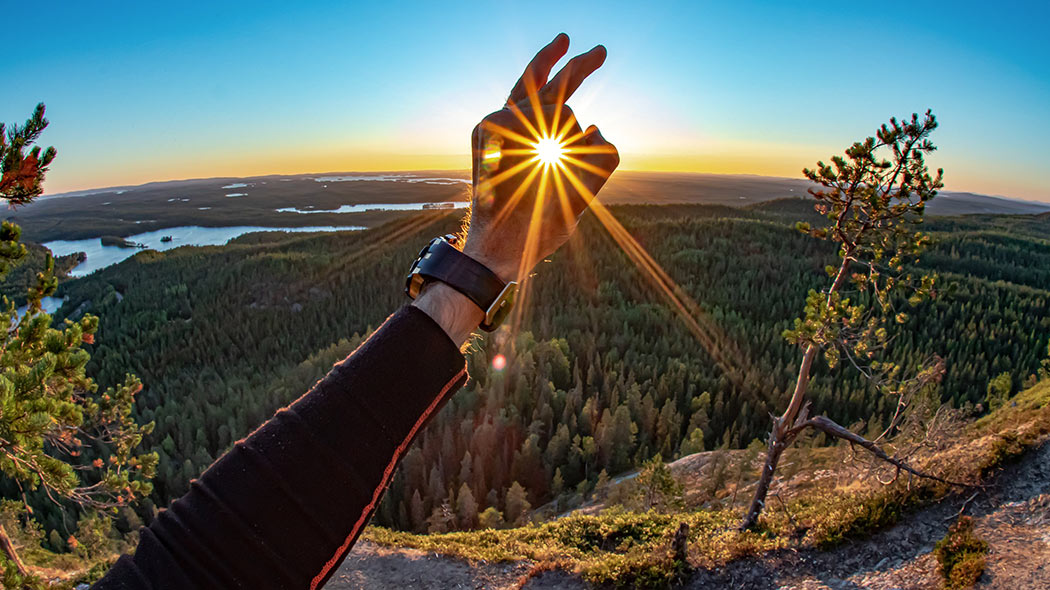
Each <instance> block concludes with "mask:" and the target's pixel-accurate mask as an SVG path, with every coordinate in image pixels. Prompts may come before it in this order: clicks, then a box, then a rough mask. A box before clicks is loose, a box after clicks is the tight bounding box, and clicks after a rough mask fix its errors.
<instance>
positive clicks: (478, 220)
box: [463, 33, 620, 281]
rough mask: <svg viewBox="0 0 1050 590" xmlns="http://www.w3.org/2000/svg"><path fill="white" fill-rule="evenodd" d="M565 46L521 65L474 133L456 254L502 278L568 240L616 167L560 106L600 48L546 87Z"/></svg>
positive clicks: (615, 159) (606, 147) (522, 271)
mask: <svg viewBox="0 0 1050 590" xmlns="http://www.w3.org/2000/svg"><path fill="white" fill-rule="evenodd" d="M568 48H569V37H568V36H567V35H565V34H564V33H562V34H560V35H558V36H557V37H555V38H554V41H552V42H551V43H550V44H549V45H547V46H546V47H544V48H543V49H541V50H540V51H539V53H537V54H536V57H534V58H533V60H532V62H531V63H529V65H528V67H526V68H525V73H524V74H522V76H521V78H520V79H519V80H518V82H517V84H515V86H514V88H513V90H511V93H510V97H509V98H508V99H507V104H506V106H505V107H504V108H503V109H502V110H500V111H497V112H495V113H492V114H491V115H489V116H487V117H485V118H484V119H483V120H482V121H481V123H479V124H478V126H477V127H475V128H474V133H473V137H472V144H473V150H472V152H473V186H474V191H473V200H472V203H471V219H470V228H469V230H468V232H467V240H466V244H465V246H464V248H463V251H464V252H465V253H466V254H468V255H469V256H471V257H473V258H474V259H476V260H478V261H479V262H481V263H482V264H485V265H486V266H487V267H489V269H491V270H492V271H493V272H495V273H496V274H497V275H499V276H500V278H502V279H503V280H504V281H513V280H519V279H520V278H522V277H524V276H526V275H527V274H528V272H529V270H531V269H532V267H533V266H535V264H536V263H537V262H538V261H539V260H541V259H542V258H544V257H546V256H548V255H550V254H552V253H553V252H554V251H555V250H557V249H558V248H559V247H560V246H561V245H562V244H564V243H565V241H566V240H568V239H569V236H570V235H571V234H572V232H573V231H574V230H575V229H576V225H577V223H578V222H579V218H580V216H581V215H582V214H583V212H584V211H586V209H587V207H588V205H589V204H590V202H591V199H593V198H594V196H595V195H596V194H597V193H598V191H599V190H600V189H601V187H602V186H603V185H604V184H605V181H606V180H607V179H608V178H609V175H610V174H612V172H613V170H615V169H616V166H617V165H618V164H619V163H620V157H619V154H618V153H617V151H616V147H615V146H613V145H612V144H611V143H609V142H607V141H605V139H604V138H603V137H602V135H601V133H600V132H599V131H598V128H597V127H595V126H593V125H592V126H590V127H588V128H587V130H586V131H582V130H581V129H580V126H579V124H578V123H577V122H576V117H575V115H574V114H573V112H572V111H571V110H570V109H569V108H568V107H567V106H565V101H566V100H568V99H569V97H571V96H572V94H573V93H574V92H575V91H576V89H577V88H579V87H580V84H582V83H583V81H584V80H585V79H586V78H587V76H589V75H591V74H592V73H593V72H594V71H595V70H597V69H598V68H599V67H600V66H601V65H602V63H603V62H604V61H605V48H604V47H602V46H601V45H598V46H597V47H595V48H593V49H591V50H590V51H588V52H587V53H584V54H581V55H578V56H576V57H575V58H573V59H572V60H570V61H569V63H567V64H566V65H565V67H564V68H562V70H561V71H560V72H558V74H557V75H556V76H555V77H554V78H553V79H551V80H550V81H549V82H548V81H547V78H548V76H549V74H550V71H551V68H552V67H553V66H554V64H555V63H557V61H558V60H559V59H561V57H562V56H563V55H565V53H566V51H567V50H568ZM542 138H550V139H552V140H553V142H554V143H553V148H554V153H553V154H550V157H549V158H544V159H543V160H540V158H539V156H542V155H544V150H543V147H544V145H543V144H540V149H539V150H537V143H539V140H540V139H542ZM559 150H560V151H561V152H562V153H561V155H560V157H559V156H558V153H557V152H558V151H559ZM538 151H539V152H540V153H539V154H538V153H537V152H538Z"/></svg>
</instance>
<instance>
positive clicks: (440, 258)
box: [405, 234, 518, 332]
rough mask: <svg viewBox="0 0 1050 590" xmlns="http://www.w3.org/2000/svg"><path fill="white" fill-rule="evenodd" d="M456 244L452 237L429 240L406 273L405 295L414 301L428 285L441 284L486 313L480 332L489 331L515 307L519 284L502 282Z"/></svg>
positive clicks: (456, 240)
mask: <svg viewBox="0 0 1050 590" xmlns="http://www.w3.org/2000/svg"><path fill="white" fill-rule="evenodd" d="M458 241H459V238H458V237H457V236H454V235H452V234H448V235H445V236H441V237H437V238H434V239H433V240H430V243H429V244H427V246H426V247H425V248H423V249H422V250H420V252H419V256H418V257H417V258H416V261H415V262H413V263H412V268H411V269H410V270H409V271H408V277H407V278H406V279H405V294H406V295H408V296H409V298H411V299H415V298H416V297H418V296H419V294H420V293H421V292H422V291H423V287H424V286H425V285H426V284H427V283H429V282H431V281H441V282H442V283H445V284H446V285H448V286H449V287H452V288H453V289H455V290H457V291H459V292H460V293H462V294H464V295H466V296H467V298H469V299H470V300H471V301H473V302H474V303H475V304H476V305H477V306H478V307H480V308H481V310H482V311H484V312H485V319H484V320H482V322H481V329H482V330H485V331H486V332H491V331H493V330H495V329H496V328H498V327H499V325H500V324H502V323H503V320H504V319H506V317H507V314H508V313H510V310H511V308H512V307H514V296H515V295H516V294H517V293H518V283H516V282H514V281H511V282H509V283H504V282H503V281H502V280H500V278H499V277H498V276H496V273H494V272H492V271H491V270H489V269H488V268H487V267H486V266H485V265H484V264H481V263H480V262H478V261H477V260H474V259H473V258H471V257H470V256H467V255H466V254H464V253H463V252H460V251H459V248H457V247H456V246H457V242H458Z"/></svg>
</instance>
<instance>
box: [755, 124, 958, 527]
mask: <svg viewBox="0 0 1050 590" xmlns="http://www.w3.org/2000/svg"><path fill="white" fill-rule="evenodd" d="M936 128H937V120H936V119H935V118H934V116H933V113H931V112H930V111H927V112H926V115H925V116H924V117H923V118H922V119H920V118H919V116H918V115H917V114H916V115H912V117H911V120H904V121H897V120H896V119H895V118H891V119H890V122H889V124H887V125H883V126H882V127H881V128H880V129H879V130H878V131H877V132H876V134H875V137H869V138H867V139H866V140H864V141H862V142H857V143H854V144H853V145H852V146H851V147H850V148H849V149H847V150H846V152H845V154H846V157H845V158H843V157H841V156H834V157H833V158H832V159H831V162H832V163H831V164H830V165H829V164H825V163H824V162H818V163H817V168H816V169H814V170H810V169H808V168H807V169H805V170H803V171H802V172H803V174H804V175H805V176H806V178H808V179H809V180H811V181H812V182H814V183H816V184H818V185H820V186H821V187H822V188H821V189H811V190H810V193H811V194H812V196H813V197H814V199H816V201H817V203H816V205H815V209H816V211H817V212H818V213H819V214H821V215H823V216H824V217H826V218H827V220H828V223H827V225H823V226H820V227H811V226H810V224H809V223H804V222H800V223H799V224H798V226H797V227H798V229H799V230H800V231H801V232H802V233H805V234H807V235H809V236H811V237H813V238H816V239H820V240H828V241H831V242H833V243H834V244H836V245H837V246H838V260H839V264H838V266H833V265H829V266H828V267H827V268H826V270H827V273H828V276H829V277H830V281H831V282H830V284H829V286H828V287H827V289H826V290H824V291H823V292H817V291H815V290H811V291H810V292H809V296H808V298H807V299H806V308H805V312H804V313H803V316H802V317H801V318H798V319H797V320H795V327H794V328H793V329H791V330H787V331H785V332H784V336H785V338H786V339H787V340H788V341H789V342H791V343H792V344H796V345H798V346H799V347H800V348H801V349H802V350H803V356H802V362H801V364H800V366H799V371H798V377H797V379H796V381H795V387H794V391H793V393H792V396H791V400H790V401H789V403H788V407H787V409H786V410H784V413H783V414H782V415H781V416H779V417H776V418H774V420H773V429H772V432H771V433H770V435H769V440H768V450H767V452H766V463H765V466H764V467H763V469H762V473H761V474H760V476H759V481H758V485H757V487H756V490H755V495H754V498H753V499H752V501H751V505H750V507H749V508H748V511H747V513H746V514H745V516H744V520H743V522H742V523H741V528H745V529H746V528H751V527H753V526H754V525H755V524H756V523H757V522H758V516H759V514H760V513H761V512H762V509H763V507H764V506H765V500H766V494H767V493H768V491H769V485H770V483H771V482H772V481H773V475H774V473H775V472H776V468H777V464H778V463H779V462H780V457H781V455H782V454H783V452H784V450H785V449H786V448H787V447H788V446H790V445H791V443H792V442H793V441H794V440H795V438H797V437H798V435H799V434H800V433H801V432H802V431H803V430H805V429H807V428H814V429H817V430H820V431H822V432H824V433H826V434H828V435H830V436H835V437H839V438H847V439H849V440H851V441H852V442H855V443H857V444H860V445H861V446H862V447H864V448H865V449H867V450H869V451H871V452H872V453H874V454H875V455H877V456H879V458H881V459H883V460H886V461H889V462H891V463H893V462H894V461H896V460H895V459H892V458H890V457H889V456H888V455H886V454H885V453H884V452H883V451H882V450H881V449H880V448H878V447H877V446H875V445H874V443H872V442H871V441H868V440H867V439H863V438H862V437H859V436H857V435H856V434H854V433H852V432H850V431H849V430H846V429H845V428H843V427H841V426H839V425H838V424H836V423H834V422H832V421H831V420H830V419H828V418H826V417H824V416H816V417H812V418H811V417H810V416H809V402H808V401H807V396H806V394H807V391H808V388H809V381H810V376H811V372H812V369H813V363H814V361H815V360H816V359H817V357H818V355H821V354H823V356H824V358H825V360H826V361H827V363H828V365H829V366H830V367H831V368H834V367H835V366H836V365H838V363H839V362H840V361H842V360H843V358H845V359H846V360H847V361H848V362H849V363H850V364H851V365H852V366H853V367H855V368H856V369H857V370H858V371H860V372H861V373H862V374H863V375H864V376H865V377H866V378H868V379H869V380H871V381H873V382H874V383H875V384H876V385H877V386H879V387H880V389H881V390H882V391H883V393H885V394H887V395H890V396H894V397H897V398H898V400H899V402H898V408H900V407H907V405H908V404H907V398H908V397H909V396H910V395H912V394H914V393H916V392H917V391H919V390H922V389H924V388H925V387H926V386H927V384H929V383H930V382H932V381H937V380H939V379H940V378H941V376H942V375H943V372H944V369H943V362H942V361H940V359H939V358H937V359H935V360H934V361H933V362H932V363H930V364H928V365H927V366H925V367H923V368H922V370H920V371H919V372H918V375H917V376H916V377H915V378H913V379H902V378H901V367H900V366H898V365H896V364H894V363H892V362H890V361H887V360H882V361H880V360H878V359H876V356H877V354H878V353H879V352H881V351H882V350H884V349H885V347H886V345H887V343H888V340H889V332H888V330H887V329H886V322H887V318H891V317H892V318H893V319H894V320H895V321H896V322H897V323H901V324H903V323H904V322H906V321H907V320H908V315H907V314H906V313H905V312H903V311H900V310H899V309H896V308H895V306H896V305H897V300H898V299H899V298H900V297H901V296H902V294H904V293H906V292H907V294H908V295H909V297H907V300H908V302H909V303H911V304H912V305H917V304H918V303H919V302H921V301H922V300H923V299H924V298H927V297H930V296H932V295H933V292H934V277H932V276H930V275H921V274H920V275H913V274H912V273H911V271H910V270H909V269H908V267H907V266H906V265H908V264H909V263H911V262H914V261H915V259H916V258H917V257H918V255H919V253H920V252H921V251H922V250H923V249H924V248H925V247H926V246H927V245H928V244H929V241H930V238H929V236H927V235H925V234H923V233H922V232H919V231H916V230H915V229H914V226H915V225H917V224H920V223H922V220H923V213H924V211H925V209H926V203H927V202H928V201H929V200H930V199H932V198H934V196H936V194H937V190H938V189H940V188H941V187H942V186H943V182H942V181H941V179H942V174H943V171H941V170H938V171H937V175H936V176H931V175H930V173H929V171H928V170H927V167H926V161H925V155H926V154H928V153H930V152H933V151H934V150H935V149H936V148H935V147H934V145H933V143H932V142H930V139H929V136H930V134H931V133H932V132H933V130H934V129H936ZM885 152H889V158H890V159H886V158H885V157H884V156H883V154H884V153H885ZM851 284H852V286H853V288H855V289H856V290H857V291H859V294H858V295H857V296H856V297H855V298H850V297H847V296H845V294H844V293H845V290H846V288H847V287H848V286H850V285H851ZM862 295H870V299H871V303H868V302H867V301H866V300H865V298H864V297H862ZM899 417H900V414H898V416H895V418H894V420H896V419H897V418H899ZM894 427H895V424H892V423H891V425H890V429H893V428H894ZM737 436H739V432H738V433H737ZM894 464H895V465H897V466H898V467H900V468H901V469H904V470H905V471H909V472H912V473H916V474H919V473H918V472H915V471H914V470H913V469H911V468H910V467H908V466H906V465H902V464H901V463H900V462H896V463H894ZM921 475H924V474H921Z"/></svg>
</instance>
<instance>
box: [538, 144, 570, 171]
mask: <svg viewBox="0 0 1050 590" xmlns="http://www.w3.org/2000/svg"><path fill="white" fill-rule="evenodd" d="M534 151H535V152H536V158H537V159H539V161H540V162H541V163H542V164H544V165H546V166H554V165H556V164H557V163H558V162H560V161H561V159H562V155H564V154H565V145H564V144H563V143H562V142H560V141H558V140H557V139H555V138H553V137H541V138H540V139H539V141H537V142H536V143H535V145H534Z"/></svg>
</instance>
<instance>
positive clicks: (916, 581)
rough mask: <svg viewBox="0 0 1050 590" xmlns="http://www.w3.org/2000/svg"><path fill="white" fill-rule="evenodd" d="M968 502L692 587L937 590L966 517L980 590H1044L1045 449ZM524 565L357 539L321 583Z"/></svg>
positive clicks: (741, 566) (516, 569) (517, 572)
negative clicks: (946, 553) (951, 532)
mask: <svg viewBox="0 0 1050 590" xmlns="http://www.w3.org/2000/svg"><path fill="white" fill-rule="evenodd" d="M995 482H996V483H995V485H994V486H993V487H991V488H989V489H987V490H985V491H982V492H981V493H980V494H979V495H977V496H974V497H972V498H955V499H951V500H947V501H945V502H941V503H940V504H937V505H935V506H932V507H930V508H927V509H925V510H922V511H920V512H918V513H916V514H913V515H910V516H909V517H908V518H907V519H906V520H905V521H904V522H902V523H901V524H899V525H897V526H895V527H892V528H890V529H888V530H885V531H883V532H881V533H878V534H876V535H874V536H872V537H871V538H869V539H866V540H863V541H858V542H854V543H851V544H848V545H844V546H842V547H839V548H836V549H834V550H831V551H815V550H805V549H804V550H797V551H792V550H787V551H781V552H779V553H775V554H771V555H767V556H764V557H762V558H756V559H746V560H740V561H737V562H734V563H733V564H731V565H729V566H728V567H725V568H722V569H719V570H714V571H708V570H700V571H697V572H695V573H694V574H693V576H692V577H691V578H690V580H689V581H688V582H687V583H686V584H685V586H684V587H685V588H688V589H691V590H708V589H712V590H713V589H716V588H717V589H718V590H723V589H734V590H862V589H863V590H935V589H938V588H940V578H939V576H938V575H937V563H936V560H935V559H934V557H933V554H932V551H933V546H934V544H935V543H936V542H937V541H938V540H939V539H941V538H942V537H943V536H944V534H945V533H946V532H947V530H948V526H949V525H950V524H951V523H952V522H953V521H954V519H955V517H956V516H957V515H959V514H960V512H963V513H965V514H969V515H971V516H973V517H974V520H975V522H976V524H977V529H976V531H977V534H978V535H979V536H980V537H982V538H983V539H985V540H986V541H988V544H989V547H990V551H989V554H988V558H987V561H988V567H987V570H986V571H985V574H984V576H983V577H982V578H981V581H980V583H979V585H978V588H981V589H982V590H983V589H996V590H1050V444H1044V445H1043V446H1042V447H1041V448H1040V449H1038V450H1036V451H1033V452H1030V453H1028V454H1027V455H1026V456H1025V457H1024V458H1023V459H1022V460H1021V461H1019V462H1018V463H1016V464H1014V465H1010V466H1008V467H1007V468H1005V469H1004V470H1003V472H1002V473H1001V474H999V475H998V476H997V477H996V479H995ZM529 569H530V564H528V563H526V562H519V563H501V564H492V563H482V564H470V563H468V562H466V561H463V560H459V559H454V558H450V557H444V556H440V555H436V554H428V553H424V552H422V551H417V550H412V549H393V548H387V547H380V546H377V545H374V544H372V543H367V542H362V543H360V544H358V546H357V547H355V548H354V550H353V552H351V554H350V556H349V557H347V559H346V561H345V562H344V563H343V564H342V566H341V567H340V568H339V570H338V572H337V573H336V574H335V576H333V578H332V580H331V581H330V582H329V583H328V585H327V586H326V588H327V589H329V590H351V589H353V590H357V589H362V590H364V589H368V590H386V589H391V590H395V589H396V590H406V589H421V590H431V589H433V590H437V589H456V588H469V589H479V590H480V589H484V590H504V589H512V588H518V587H519V585H518V584H519V582H520V580H521V579H522V577H523V576H524V575H525V574H526V573H527V572H528V571H529ZM520 587H523V588H526V589H529V590H553V589H571V590H578V589H583V588H587V587H588V586H587V585H586V584H584V583H583V582H582V581H581V580H579V579H578V578H574V577H573V576H570V575H568V574H565V573H562V572H547V573H545V574H543V575H541V576H537V577H534V578H532V579H530V580H528V581H527V583H525V585H524V586H520Z"/></svg>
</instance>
